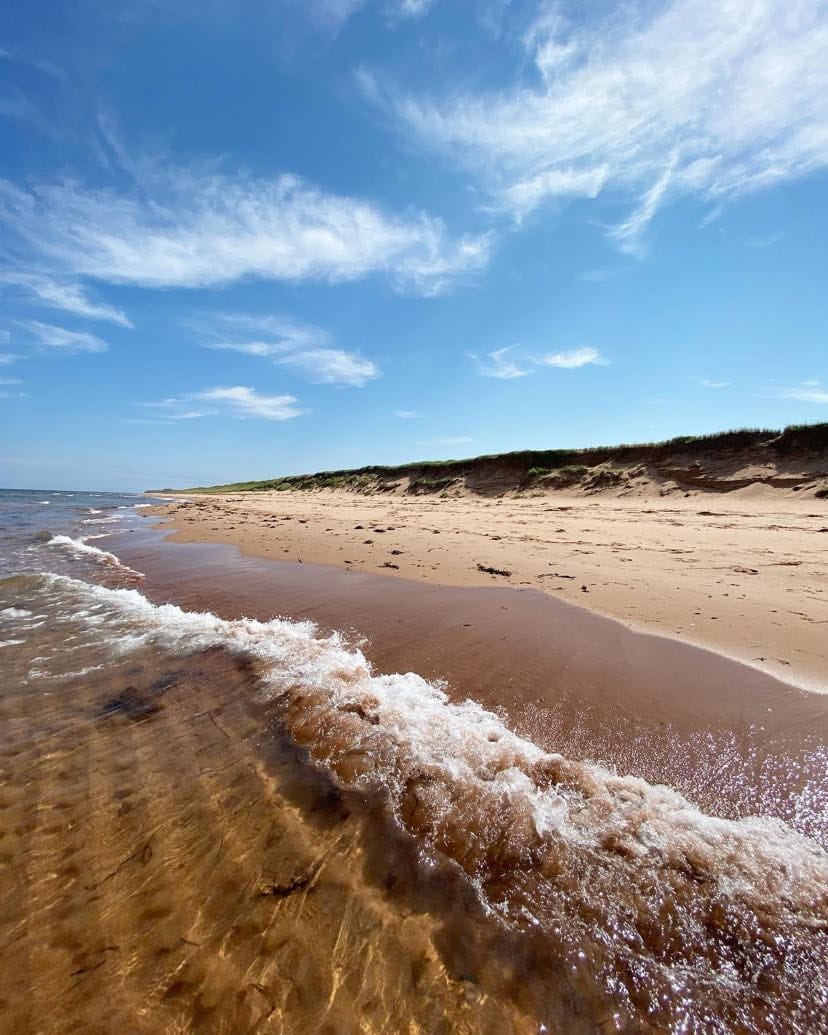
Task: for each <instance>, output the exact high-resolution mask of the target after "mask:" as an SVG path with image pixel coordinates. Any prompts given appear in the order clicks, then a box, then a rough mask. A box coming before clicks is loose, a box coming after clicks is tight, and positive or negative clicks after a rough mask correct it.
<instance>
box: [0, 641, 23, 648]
mask: <svg viewBox="0 0 828 1035" xmlns="http://www.w3.org/2000/svg"><path fill="white" fill-rule="evenodd" d="M25 642H26V641H25V640H0V647H16V646H17V645H18V644H20V643H25Z"/></svg>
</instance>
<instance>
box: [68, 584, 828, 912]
mask: <svg viewBox="0 0 828 1035" xmlns="http://www.w3.org/2000/svg"><path fill="white" fill-rule="evenodd" d="M49 578H50V579H51V582H52V585H53V587H54V588H55V589H63V590H65V591H69V592H71V593H72V594H73V595H76V596H77V597H79V598H80V599H79V603H81V605H82V606H83V607H84V608H85V609H86V611H87V612H88V617H87V619H85V620H87V621H90V620H91V621H92V622H94V623H95V624H96V625H97V626H98V627H101V626H104V627H108V629H109V635H108V638H107V643H108V644H109V645H110V646H111V648H112V649H113V650H114V651H116V652H117V653H126V652H130V651H133V650H137V649H140V648H142V647H147V646H154V647H158V648H161V649H164V650H168V651H173V652H176V653H182V654H186V653H191V652H194V651H201V650H204V649H207V648H213V647H217V646H221V647H223V648H225V649H227V650H229V651H231V652H234V653H238V654H242V655H244V656H245V657H247V658H249V659H251V660H252V661H253V662H254V663H255V664H256V667H257V669H258V672H259V676H260V679H261V685H262V688H263V693H264V694H265V695H266V696H267V697H269V698H271V699H273V700H274V701H277V702H278V703H279V705H280V706H281V707H282V708H283V714H284V715H285V721H286V722H287V725H288V728H289V729H290V730H291V733H292V735H293V736H294V738H295V739H296V740H297V741H298V742H299V743H301V744H303V745H304V746H306V747H307V749H308V750H309V752H310V753H311V755H312V757H314V758H315V759H316V760H317V761H318V762H320V764H323V765H325V766H327V767H328V768H329V769H330V770H331V771H332V772H333V773H334V774H335V775H336V777H337V778H338V779H339V780H340V782H341V783H343V784H344V785H347V786H350V787H355V788H360V789H364V790H377V789H380V790H383V791H385V792H387V794H388V796H389V799H390V801H391V804H392V806H393V808H394V810H395V811H396V813H397V815H398V816H399V817H400V818H401V820H402V821H403V822H404V823H405V824H406V825H407V826H408V827H409V828H410V829H414V830H416V832H417V833H418V834H420V835H422V836H424V837H425V838H426V840H427V842H428V843H430V844H431V845H432V846H433V847H437V848H439V849H440V850H442V851H446V852H448V854H450V855H452V856H453V857H454V858H455V859H456V860H457V861H458V862H459V863H460V865H461V866H463V867H464V868H465V869H467V871H468V872H469V873H471V874H473V873H474V872H475V871H476V870H478V869H479V868H480V867H484V868H485V867H486V866H491V865H495V864H493V863H491V859H492V857H493V854H496V857H497V863H496V865H497V866H504V865H506V866H509V865H513V864H514V865H524V864H526V861H527V860H531V859H533V858H537V853H538V852H541V853H543V852H544V851H545V850H546V849H547V848H548V847H549V846H551V845H555V844H557V845H559V846H560V845H564V846H566V845H569V846H570V848H571V849H572V850H577V851H580V852H582V851H586V852H587V853H588V854H590V855H592V854H594V853H599V855H601V854H606V855H607V858H608V859H615V860H616V861H618V860H619V859H623V860H625V861H626V862H625V863H624V864H625V865H627V863H629V865H630V866H631V867H634V866H636V865H638V863H640V864H641V867H642V869H641V871H640V872H649V873H652V872H656V871H658V870H664V871H667V870H670V871H674V872H677V873H682V874H686V873H687V872H693V873H702V874H703V875H704V878H703V879H704V881H706V882H709V884H708V885H707V886H709V887H715V888H718V889H719V892H720V893H721V894H725V895H731V894H736V893H738V894H739V895H742V896H747V897H748V898H749V899H751V900H756V901H759V902H768V901H769V900H773V901H775V902H776V903H782V904H783V905H781V906H780V908H783V907H784V908H787V904H789V903H794V904H795V907H796V908H797V909H802V910H806V911H809V912H810V911H812V910H816V909H817V906H816V905H815V901H816V898H818V894H819V889H820V888H824V886H825V883H826V882H828V855H826V853H825V852H823V851H822V850H821V849H820V848H819V847H818V846H817V845H815V844H814V843H813V842H811V841H809V840H808V839H806V838H804V837H802V836H800V835H799V834H797V833H796V832H795V831H793V830H792V829H791V828H790V827H788V826H787V825H786V824H784V823H783V822H781V821H780V820H776V819H771V818H761V817H754V818H747V819H741V820H727V819H721V818H718V817H715V816H710V815H706V814H704V813H702V812H701V811H700V810H699V809H698V808H697V807H696V806H694V805H693V804H692V803H691V802H690V801H688V800H687V799H686V798H685V797H684V796H682V795H681V794H679V793H678V792H677V791H675V790H674V789H672V788H670V787H667V786H663V785H653V784H650V783H648V782H647V781H645V780H642V779H639V778H637V777H633V776H619V775H617V774H615V773H613V772H611V771H610V770H608V769H606V768H604V767H602V766H600V765H597V764H591V763H587V762H581V761H571V760H567V759H565V758H563V757H562V756H561V755H558V754H553V753H548V752H545V751H543V750H542V749H541V748H539V747H538V746H537V745H535V744H533V743H531V742H530V741H528V740H525V739H523V738H521V737H519V736H517V735H516V734H514V733H512V732H511V731H510V730H509V729H508V728H507V727H506V726H505V725H504V723H503V722H502V720H501V719H500V718H499V717H498V716H496V715H495V714H493V713H492V712H490V711H487V710H486V709H484V708H482V707H481V706H480V705H478V704H476V703H474V702H472V701H466V702H463V703H459V704H458V703H453V702H451V701H450V700H449V698H448V696H447V695H446V693H445V692H444V691H443V689H442V688H441V687H440V686H439V685H436V684H434V683H430V682H428V681H427V680H425V679H423V678H422V677H421V676H419V675H416V674H414V673H406V674H395V675H380V674H377V673H375V672H373V671H372V669H371V666H370V664H369V662H368V661H367V660H366V659H365V657H364V655H363V654H362V653H361V652H360V651H359V650H356V649H354V648H353V647H350V646H349V645H348V644H346V642H345V641H344V640H343V638H342V637H341V636H340V635H338V634H336V633H335V634H332V635H330V636H321V635H320V634H319V633H318V630H317V628H316V626H315V625H314V624H313V623H311V622H292V621H285V620H282V619H278V618H275V619H273V620H271V621H268V622H260V621H256V620H254V619H248V618H240V619H236V620H232V621H231V620H225V619H222V618H219V617H218V616H216V615H214V614H211V613H199V612H189V611H184V610H182V609H181V608H179V607H177V606H175V605H172V604H165V605H155V604H153V603H151V602H150V601H149V600H147V599H146V598H145V597H144V596H142V595H141V594H140V593H138V592H136V591H135V590H126V589H115V590H113V589H107V588H104V587H100V586H93V585H88V584H86V583H83V582H79V581H77V580H74V579H70V578H68V577H66V576H58V575H52V576H49ZM631 872H632V871H631ZM815 897H816V898H815Z"/></svg>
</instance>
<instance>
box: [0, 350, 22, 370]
mask: <svg viewBox="0 0 828 1035" xmlns="http://www.w3.org/2000/svg"><path fill="white" fill-rule="evenodd" d="M22 358H23V357H22V356H17V355H15V354H14V353H13V352H0V367H10V366H11V365H12V363H16V362H17V361H18V359H22Z"/></svg>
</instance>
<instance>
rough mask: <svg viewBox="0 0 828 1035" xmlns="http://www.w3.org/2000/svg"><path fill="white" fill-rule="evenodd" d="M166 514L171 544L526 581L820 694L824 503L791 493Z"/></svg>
mask: <svg viewBox="0 0 828 1035" xmlns="http://www.w3.org/2000/svg"><path fill="white" fill-rule="evenodd" d="M160 512H161V513H163V514H166V516H167V517H168V518H169V519H170V524H169V526H168V527H169V528H170V529H171V530H172V532H173V538H174V539H175V540H176V541H178V542H225V543H232V544H234V545H237V546H238V547H239V548H240V549H241V550H243V551H244V552H245V553H248V554H251V555H255V556H261V557H269V558H282V559H286V560H293V561H303V562H312V563H321V564H327V565H335V566H337V567H340V568H343V569H349V570H351V571H365V572H373V573H376V574H379V575H383V576H392V577H400V578H404V579H407V580H409V581H414V582H427V583H438V584H441V585H452V586H470V585H476V586H492V585H498V586H499V585H509V586H523V587H531V588H534V589H537V590H540V591H541V592H543V593H544V594H547V595H549V596H553V597H557V598H560V599H562V600H567V601H570V602H574V603H576V604H579V605H581V606H584V607H587V608H589V609H590V610H593V611H596V612H598V613H601V614H605V615H609V616H612V617H615V618H618V619H620V620H621V621H623V622H625V623H626V624H628V625H630V626H632V627H635V628H639V629H644V630H651V631H654V632H660V633H664V634H667V635H669V636H675V637H678V638H681V639H683V640H685V641H687V642H691V643H698V644H701V645H704V646H709V647H712V648H714V649H716V650H717V651H719V652H722V653H725V654H728V655H730V656H732V657H736V658H739V659H740V660H743V661H745V662H747V663H748V664H750V665H752V666H754V667H757V668H759V669H761V670H763V671H766V672H769V673H771V674H773V675H775V676H777V677H778V678H779V679H781V680H783V681H785V682H792V683H796V684H798V685H803V686H807V687H808V688H809V689H811V690H818V691H822V692H825V691H826V690H828V649H826V642H828V631H826V630H828V504H826V502H825V501H824V500H818V499H799V498H797V496H796V495H795V494H794V493H793V492H791V491H788V490H765V491H764V492H761V493H758V492H756V491H754V490H752V489H745V490H737V491H734V492H729V493H727V494H726V495H725V494H721V493H700V492H694V493H693V494H692V495H691V496H689V497H685V496H683V495H681V494H678V495H671V496H669V497H666V498H662V497H660V496H658V495H655V496H653V497H646V496H645V497H634V498H627V499H624V498H618V497H613V496H608V495H607V496H597V497H596V496H583V495H568V494H566V493H564V492H554V493H547V494H545V495H541V496H515V495H508V496H504V497H502V498H495V499H492V498H481V497H479V496H474V495H470V494H465V495H461V496H457V497H452V498H441V497H439V496H428V497H422V496H406V495H399V494H394V495H391V496H380V495H376V496H366V495H359V494H355V493H346V492H331V491H322V492H297V491H291V492H271V493H246V494H236V495H222V496H194V497H192V498H183V499H180V500H178V501H177V502H174V503H171V504H170V505H168V506H165V507H163V508H162V509H161V511H160ZM481 568H482V569H494V570H495V573H492V571H490V570H481Z"/></svg>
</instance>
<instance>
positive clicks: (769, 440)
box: [155, 423, 828, 494]
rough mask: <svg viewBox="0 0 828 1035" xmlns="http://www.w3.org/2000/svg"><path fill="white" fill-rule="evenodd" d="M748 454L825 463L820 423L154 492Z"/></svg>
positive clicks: (494, 474)
mask: <svg viewBox="0 0 828 1035" xmlns="http://www.w3.org/2000/svg"><path fill="white" fill-rule="evenodd" d="M751 452H753V453H756V455H757V457H759V456H763V457H764V458H766V459H777V458H778V459H782V458H785V457H790V456H793V455H799V454H816V457H817V458H820V457H822V456H824V457H825V459H826V463H828V423H821V424H792V425H789V426H788V427H786V428H784V429H781V430H780V429H774V428H740V429H737V430H734V431H722V432H717V433H716V434H711V435H682V436H679V437H678V438H672V439H669V440H667V441H666V442H642V443H636V444H622V445H618V446H590V447H587V448H585V449H543V450H537V449H527V450H521V451H518V452H514V453H496V454H491V455H484V456H477V457H472V458H469V459H465V460H422V461H416V462H413V463H408V464H400V465H398V466H395V467H383V466H370V467H360V468H358V469H355V470H341V471H320V472H318V473H317V474H303V475H288V476H285V477H282V478H269V479H266V480H264V481H249V482H232V483H229V484H224V485H206V486H198V487H195V488H190V489H177V490H176V489H160V490H155V491H159V492H187V493H232V492H286V491H290V490H311V489H348V490H351V491H354V492H389V491H392V490H393V489H395V488H397V487H398V484H399V482H400V480H401V479H403V478H408V479H409V488H408V491H409V492H412V493H415V494H416V493H419V492H422V493H431V492H440V491H443V492H444V491H447V490H449V489H451V488H452V487H453V486H454V485H455V484H456V483H457V482H458V481H459V480H460V479H465V478H474V479H480V480H481V481H482V480H483V479H485V478H501V479H503V480H505V481H507V482H509V483H511V487H512V488H521V487H530V486H531V485H533V484H537V485H542V484H543V483H544V482H545V481H549V482H552V481H559V482H572V483H575V482H577V481H579V480H580V479H581V478H583V477H584V476H585V475H587V474H588V473H589V468H592V467H596V466H598V465H600V464H605V463H617V464H622V465H633V464H659V463H665V462H667V461H673V460H675V461H676V462H677V463H685V462H687V461H691V462H692V461H693V460H694V459H700V458H702V457H704V458H707V459H712V460H719V459H725V458H727V457H729V456H734V457H736V456H738V455H739V454H747V453H751ZM604 473H605V474H609V473H610V472H604Z"/></svg>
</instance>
